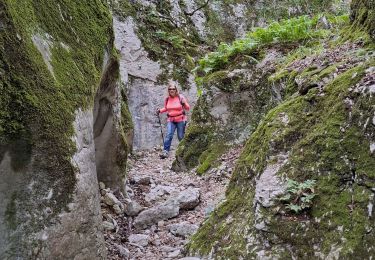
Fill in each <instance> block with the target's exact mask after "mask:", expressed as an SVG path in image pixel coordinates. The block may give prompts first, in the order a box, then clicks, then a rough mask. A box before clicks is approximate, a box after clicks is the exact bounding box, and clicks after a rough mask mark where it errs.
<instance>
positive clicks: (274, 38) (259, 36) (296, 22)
mask: <svg viewBox="0 0 375 260" xmlns="http://www.w3.org/2000/svg"><path fill="white" fill-rule="evenodd" d="M321 16H322V15H317V16H314V17H312V18H309V17H308V16H306V15H305V16H300V17H296V18H291V19H288V20H282V21H280V22H273V23H271V24H270V25H269V26H268V27H266V28H254V29H253V31H252V32H249V33H247V34H246V36H245V37H244V38H242V39H237V40H235V41H234V42H233V43H232V44H227V43H221V44H220V45H219V46H218V48H217V50H216V51H215V52H211V53H209V54H206V56H205V57H203V58H202V59H200V60H199V62H198V66H197V67H196V68H195V69H194V70H193V71H194V72H196V73H198V74H200V76H203V75H207V74H209V73H212V72H214V71H217V70H220V69H223V68H224V67H225V66H226V65H227V64H228V63H229V62H230V61H231V60H232V59H233V58H234V57H235V56H236V55H247V57H249V60H251V61H254V59H255V58H254V57H252V56H251V55H252V54H253V53H254V51H255V50H256V49H258V48H259V47H261V46H264V45H267V44H277V43H292V42H301V43H303V44H306V43H308V42H309V41H315V40H317V39H321V38H324V37H326V36H327V35H329V34H330V31H329V30H323V29H317V28H316V27H317V24H318V21H319V19H320V18H321ZM327 17H328V18H327V19H328V21H329V22H330V23H331V24H333V25H342V24H343V23H345V22H347V20H348V18H347V16H337V17H336V16H331V15H327ZM250 57H251V58H250ZM255 60H256V59H255Z"/></svg>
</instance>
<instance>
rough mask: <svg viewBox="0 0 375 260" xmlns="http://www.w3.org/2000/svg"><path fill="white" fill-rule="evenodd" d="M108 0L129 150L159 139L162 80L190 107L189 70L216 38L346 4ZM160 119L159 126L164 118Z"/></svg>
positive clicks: (192, 98) (228, 38) (192, 88)
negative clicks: (130, 135) (128, 121)
mask: <svg viewBox="0 0 375 260" xmlns="http://www.w3.org/2000/svg"><path fill="white" fill-rule="evenodd" d="M110 2H111V6H112V9H113V12H114V14H115V15H114V16H115V18H114V27H115V34H116V48H117V49H118V50H119V51H120V53H121V58H120V59H121V61H120V66H121V68H120V70H121V75H122V79H123V82H124V84H125V85H126V87H127V90H128V92H127V93H128V95H129V97H130V98H129V109H130V110H131V114H132V119H133V122H134V127H135V130H134V142H133V146H134V149H149V148H152V147H154V146H157V145H160V144H161V143H162V141H161V137H159V136H160V135H161V134H160V126H159V123H158V119H157V118H156V117H155V116H154V111H155V110H156V108H157V107H161V106H162V105H163V100H164V97H165V96H166V91H165V89H166V84H167V81H168V80H175V81H177V82H178V83H179V88H180V89H182V93H183V94H184V95H185V96H186V97H187V98H188V100H189V101H190V103H192V105H193V107H194V104H195V103H196V99H197V95H196V93H197V87H196V85H195V83H194V80H193V79H194V76H193V72H192V71H193V69H194V67H195V65H196V62H197V60H198V59H199V58H200V57H202V56H204V55H205V54H206V53H207V51H209V50H211V49H212V48H213V47H215V46H217V45H218V44H219V43H220V42H230V41H232V40H233V39H234V38H235V37H242V36H244V34H245V33H246V31H248V30H250V29H251V28H252V27H254V26H264V25H265V24H266V23H267V21H268V20H272V19H280V18H283V17H292V16H297V15H300V14H304V13H309V12H311V13H314V12H317V11H320V10H327V9H328V10H331V11H332V12H340V11H341V10H345V7H346V6H347V1H324V3H322V2H321V1H311V2H309V3H307V2H306V1H290V0H284V1H277V3H274V1H255V2H254V1H250V2H249V1H200V0H199V1H198V0H197V1H192V0H184V1H175V0H170V1H141V0H140V1H126V0H120V1H110ZM162 119H163V120H162V125H165V117H162ZM164 131H165V129H164ZM175 139H176V138H175Z"/></svg>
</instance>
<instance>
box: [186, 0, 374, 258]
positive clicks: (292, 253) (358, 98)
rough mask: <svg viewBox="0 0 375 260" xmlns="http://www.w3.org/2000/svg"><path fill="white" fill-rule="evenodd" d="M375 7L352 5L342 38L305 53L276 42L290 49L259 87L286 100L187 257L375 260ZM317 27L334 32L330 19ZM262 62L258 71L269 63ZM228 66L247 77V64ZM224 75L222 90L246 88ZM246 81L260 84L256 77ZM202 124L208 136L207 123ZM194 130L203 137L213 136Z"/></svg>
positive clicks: (262, 125) (263, 125) (254, 138)
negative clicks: (275, 88) (279, 94)
mask: <svg viewBox="0 0 375 260" xmlns="http://www.w3.org/2000/svg"><path fill="white" fill-rule="evenodd" d="M374 8H375V6H374V5H373V1H353V3H352V16H351V17H352V23H351V24H347V25H345V24H344V26H343V27H341V31H340V32H338V31H336V32H334V33H333V35H332V36H331V37H327V36H326V37H325V38H324V40H323V41H318V42H315V43H314V42H313V43H312V42H310V43H309V44H308V45H307V46H299V47H298V48H295V47H296V46H294V47H293V44H292V45H290V44H286V45H284V44H281V45H280V44H277V48H278V49H280V48H281V49H282V50H284V52H285V51H286V52H287V53H288V55H286V56H285V55H283V53H282V52H283V51H281V55H279V56H278V58H274V59H272V60H271V63H270V64H271V66H275V67H274V68H275V70H274V71H273V72H272V69H271V70H267V69H266V70H264V69H263V70H262V71H266V72H269V73H270V74H268V75H267V74H266V75H265V74H261V73H256V72H255V73H256V75H259V76H260V77H264V76H265V77H267V79H266V80H264V81H259V82H261V85H260V86H262V87H264V88H265V89H266V90H267V89H268V91H269V92H271V89H270V88H271V87H272V86H276V87H277V89H278V90H279V91H280V93H281V100H279V101H278V104H275V106H274V108H272V109H270V110H268V109H267V110H268V112H266V114H265V115H264V118H262V119H261V120H260V121H259V123H256V124H255V126H256V127H254V126H253V127H254V129H255V130H254V131H253V132H252V133H251V134H250V136H249V139H248V140H247V142H246V145H245V147H244V151H243V153H242V154H241V157H240V159H239V162H238V163H237V165H236V168H235V171H234V174H233V176H232V179H231V182H230V184H229V187H228V189H227V192H226V199H225V201H224V202H223V203H222V204H221V205H220V206H219V207H218V208H217V209H216V210H215V211H214V212H213V213H212V214H211V216H210V217H209V218H208V219H207V220H206V221H205V222H204V224H203V226H202V227H201V228H200V229H199V231H198V232H197V233H196V234H195V235H194V236H193V239H192V241H191V242H190V244H189V245H188V247H187V249H188V252H190V253H191V254H195V255H200V256H205V257H210V258H214V259H238V258H242V259H265V258H272V259H291V258H294V259H311V258H314V259H316V258H318V259H339V258H343V259H347V258H348V259H356V258H358V259H371V256H373V255H374V254H375V251H374V250H375V247H374V242H375V233H374V231H373V230H374V210H373V205H374V203H375V201H374V198H375V196H374V191H375V171H374V169H375V157H374V156H375V136H374V130H375V121H374V120H375V118H374V114H375V111H374V106H373V104H374V103H375V100H374V75H375V57H374V42H373V40H372V39H371V38H370V37H369V36H370V35H371V36H372V34H373V26H372V25H373V23H372V22H371V21H373V19H374V15H373V14H374ZM319 23H320V25H319ZM316 26H317V27H316V28H318V27H319V26H323V27H325V28H333V27H334V26H333V24H332V23H330V22H328V23H327V22H324V19H319V22H318V24H317V25H316ZM273 28H275V27H273ZM262 32H264V31H262ZM366 32H369V33H370V35H369V34H367V33H366ZM264 33H265V32H264ZM264 35H266V34H264ZM283 37H286V36H285V35H284V36H283ZM300 44H301V43H300ZM302 45H303V44H302ZM233 46H237V45H233ZM270 47H271V49H272V48H275V47H276V46H275V45H273V44H272V43H271V44H270V45H268V46H263V47H260V49H257V50H256V51H254V49H251V50H252V51H251V52H250V53H249V52H248V53H246V54H247V55H253V57H255V58H256V59H257V58H258V57H259V56H257V55H259V54H258V53H264V52H265V53H270ZM234 57H235V58H236V59H237V60H238V59H241V57H242V58H243V56H241V55H237V56H234ZM260 57H261V59H257V60H260V62H259V63H258V64H262V62H264V60H265V59H266V57H267V55H260ZM229 64H231V63H229ZM230 66H232V67H230ZM228 67H229V69H230V70H231V71H232V70H237V71H239V70H243V69H246V66H244V65H243V63H241V62H239V63H236V62H233V63H232V64H231V65H229V66H227V67H224V68H226V70H228ZM233 67H234V68H233ZM267 68H268V66H267ZM253 71H254V70H252V72H253ZM214 73H215V72H214ZM214 73H212V74H209V75H206V76H205V77H204V78H203V82H204V83H205V82H206V81H207V79H209V77H210V75H214ZM224 75H225V76H224V77H223V78H221V79H220V80H219V81H215V82H220V84H219V85H220V86H221V89H222V90H224V91H228V87H232V86H234V87H236V86H237V85H236V84H230V83H232V82H233V81H232V77H229V79H228V76H227V75H228V74H227V73H225V74H224ZM246 75H248V76H249V77H250V80H249V82H255V84H256V82H258V77H257V76H256V75H253V74H251V73H246ZM211 77H213V76H211ZM252 78H253V80H251V79H252ZM225 83H229V84H225ZM215 86H217V85H215ZM260 86H257V88H259V87H260ZM237 89H238V88H237ZM229 90H231V88H230V89H229ZM238 91H239V92H241V91H242V90H241V88H239V89H238ZM241 93H242V92H241ZM269 97H270V95H268V99H269ZM261 100H262V99H261ZM266 100H267V99H266ZM198 102H200V101H198ZM242 107H243V108H244V109H247V108H246V107H245V106H242ZM199 111H200V110H198V107H196V110H195V111H194V113H197V114H198V112H199ZM204 111H206V112H207V110H204ZM208 111H211V114H212V109H211V110H208ZM256 111H259V109H257V110H256ZM240 112H241V110H239V111H238V112H237V114H241V113H240ZM260 112H262V111H261V110H260ZM250 114H252V113H250ZM210 116H212V115H209V117H210ZM195 118H196V119H200V118H199V117H198V116H197V117H195ZM195 124H198V125H200V127H201V128H202V129H206V128H203V127H202V126H204V125H203V124H202V122H200V121H199V120H197V121H196V122H195ZM191 131H192V136H193V137H194V138H197V136H198V137H202V136H204V135H200V134H199V133H198V134H195V133H194V131H193V130H191ZM210 133H211V135H214V134H215V133H218V132H217V131H216V132H215V129H214V131H212V129H211V130H210ZM212 133H213V134H212ZM219 133H220V132H219ZM193 137H192V138H193ZM188 138H189V134H188V137H187V139H186V140H185V141H186V143H187V142H188V141H191V140H189V139H188ZM214 140H215V139H212V140H211V145H215V143H214V142H215V141H214ZM220 140H222V139H220ZM221 142H222V141H221ZM186 151H187V150H186V149H185V150H181V154H182V155H184V153H186ZM201 158H202V157H201ZM185 164H186V163H185Z"/></svg>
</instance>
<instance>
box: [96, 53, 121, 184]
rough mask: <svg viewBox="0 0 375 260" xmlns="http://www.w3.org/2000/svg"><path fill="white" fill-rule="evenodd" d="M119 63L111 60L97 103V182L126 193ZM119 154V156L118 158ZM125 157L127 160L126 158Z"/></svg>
mask: <svg viewBox="0 0 375 260" xmlns="http://www.w3.org/2000/svg"><path fill="white" fill-rule="evenodd" d="M118 75H119V63H118V61H117V60H116V59H115V58H113V57H112V58H110V59H109V60H108V62H107V63H106V64H105V66H104V71H103V75H102V80H101V82H100V86H99V88H98V91H97V93H96V95H95V100H94V112H93V116H94V141H95V161H96V169H97V176H98V181H99V182H103V183H105V184H106V185H107V186H108V187H111V188H112V189H114V190H123V181H124V178H125V171H124V169H123V167H122V166H123V165H125V163H122V161H126V152H124V151H126V150H127V148H126V141H124V140H122V139H123V137H122V135H121V130H120V127H119V125H120V118H121V91H120V87H119V83H118ZM119 155H120V156H119ZM123 157H125V158H123Z"/></svg>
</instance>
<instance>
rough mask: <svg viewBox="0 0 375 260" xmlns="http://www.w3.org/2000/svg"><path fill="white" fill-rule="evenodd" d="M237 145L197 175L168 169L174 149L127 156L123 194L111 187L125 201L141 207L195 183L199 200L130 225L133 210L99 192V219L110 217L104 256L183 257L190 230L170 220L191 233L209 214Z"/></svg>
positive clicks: (223, 187) (221, 191) (221, 194)
mask: <svg viewBox="0 0 375 260" xmlns="http://www.w3.org/2000/svg"><path fill="white" fill-rule="evenodd" d="M240 150H241V147H236V148H234V149H232V150H230V151H228V152H227V153H226V154H224V155H223V156H222V157H221V162H222V164H221V165H220V166H218V167H217V168H215V169H212V170H210V172H209V173H208V174H206V175H205V176H198V175H196V174H195V171H194V170H192V171H190V172H179V173H176V172H173V171H171V170H170V169H171V165H172V162H173V158H174V151H172V152H171V154H170V157H169V158H167V159H160V158H159V154H160V151H158V150H157V149H154V151H145V152H136V153H135V154H134V155H132V156H131V157H130V158H129V160H128V165H129V167H128V180H127V186H126V187H127V190H128V192H127V193H128V195H127V196H128V197H125V196H123V195H122V194H120V193H119V192H117V193H116V192H114V193H113V194H114V195H115V196H116V198H118V199H119V201H120V202H121V203H123V204H124V205H125V207H126V204H127V203H128V202H129V201H130V200H131V201H136V202H138V204H140V205H141V206H142V207H143V210H145V209H149V208H153V207H155V206H156V205H159V204H161V203H164V202H165V201H166V200H168V199H171V198H175V197H176V196H178V195H179V194H180V193H181V192H182V191H184V190H187V189H194V188H198V189H199V191H200V202H199V204H198V205H197V206H196V207H195V208H194V209H193V210H184V209H180V210H179V213H178V216H176V217H174V218H171V219H166V220H160V221H158V222H157V223H155V224H154V225H151V226H149V227H148V228H147V229H136V228H135V227H134V225H133V223H134V220H135V218H136V216H133V217H130V216H127V215H126V214H125V213H122V212H121V213H118V214H116V213H115V212H114V210H113V207H111V206H109V205H108V204H106V203H105V202H104V201H103V196H102V203H101V204H102V214H103V220H104V221H106V222H110V223H113V227H112V228H105V229H106V231H105V234H104V236H105V239H106V246H107V248H108V259H147V260H149V259H150V260H151V259H180V258H183V257H184V250H183V248H184V245H185V244H186V243H188V240H189V235H186V234H182V235H181V232H180V234H178V233H179V232H174V230H175V229H173V228H172V227H173V224H183V225H184V228H185V229H184V230H185V231H186V227H187V228H188V229H187V230H188V233H191V232H192V230H195V229H196V228H198V226H199V225H200V224H201V223H202V222H203V221H204V220H205V218H207V216H209V214H210V212H211V211H212V210H213V209H214V207H215V206H216V205H217V204H218V203H219V202H220V201H221V200H223V199H224V194H225V190H226V186H227V184H228V182H229V178H230V175H231V173H232V171H233V167H234V163H235V160H236V159H237V158H238V155H239V153H240ZM108 191H109V190H108V189H107V192H108ZM109 192H111V191H109ZM101 193H102V195H103V194H104V193H105V192H103V190H101ZM171 225H172V226H171ZM191 229H192V230H191ZM176 233H177V234H176ZM182 233H184V231H182ZM185 233H186V232H185Z"/></svg>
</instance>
